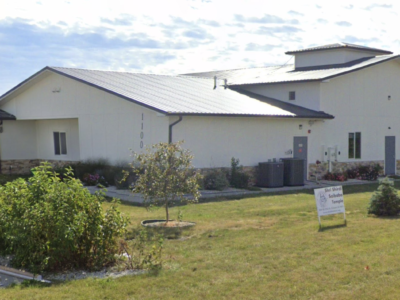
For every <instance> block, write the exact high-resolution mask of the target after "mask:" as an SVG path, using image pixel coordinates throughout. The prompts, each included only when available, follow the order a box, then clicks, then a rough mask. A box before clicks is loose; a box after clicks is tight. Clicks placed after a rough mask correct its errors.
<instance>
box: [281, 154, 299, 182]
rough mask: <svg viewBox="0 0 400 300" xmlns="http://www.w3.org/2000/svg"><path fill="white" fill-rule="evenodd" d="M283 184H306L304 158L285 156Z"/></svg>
mask: <svg viewBox="0 0 400 300" xmlns="http://www.w3.org/2000/svg"><path fill="white" fill-rule="evenodd" d="M282 161H283V184H284V185H287V186H296V185H304V160H303V159H300V158H283V159H282Z"/></svg>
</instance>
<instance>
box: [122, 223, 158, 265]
mask: <svg viewBox="0 0 400 300" xmlns="http://www.w3.org/2000/svg"><path fill="white" fill-rule="evenodd" d="M163 244H164V240H163V238H162V237H161V236H159V235H149V234H148V231H147V230H146V229H145V228H140V229H136V230H135V231H134V237H133V239H132V240H130V241H125V240H123V239H121V240H120V241H119V244H118V245H119V253H120V254H121V255H122V256H123V257H125V258H126V260H125V267H126V268H128V269H131V270H137V269H150V270H159V269H161V267H162V249H163Z"/></svg>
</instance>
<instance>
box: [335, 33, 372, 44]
mask: <svg viewBox="0 0 400 300" xmlns="http://www.w3.org/2000/svg"><path fill="white" fill-rule="evenodd" d="M341 40H343V41H345V42H347V43H363V44H369V43H374V42H379V39H377V38H371V39H362V38H358V37H355V36H352V35H346V36H345V37H344V38H343V39H341Z"/></svg>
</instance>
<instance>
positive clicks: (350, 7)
mask: <svg viewBox="0 0 400 300" xmlns="http://www.w3.org/2000/svg"><path fill="white" fill-rule="evenodd" d="M353 7H354V5H352V4H349V5H347V6H345V7H344V8H346V9H353Z"/></svg>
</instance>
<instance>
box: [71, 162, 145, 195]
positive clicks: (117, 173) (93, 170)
mask: <svg viewBox="0 0 400 300" xmlns="http://www.w3.org/2000/svg"><path fill="white" fill-rule="evenodd" d="M71 167H72V169H73V170H74V173H75V176H76V178H79V179H80V180H81V181H83V182H85V180H86V179H85V176H86V175H87V174H92V176H94V175H96V174H97V175H99V177H103V178H104V181H105V182H107V183H108V184H111V185H115V186H117V188H129V186H130V185H131V184H132V182H133V181H134V180H136V178H137V177H136V176H135V175H134V173H133V172H132V171H131V169H130V166H129V164H128V163H127V162H118V163H116V164H115V165H112V164H111V163H110V161H109V160H108V159H105V158H98V159H88V160H85V161H82V162H78V163H76V164H73V165H71ZM124 172H128V173H129V174H130V176H129V178H128V180H126V181H123V182H120V181H121V179H122V178H124V175H123V173H124ZM93 185H96V184H93ZM103 185H104V184H103Z"/></svg>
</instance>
